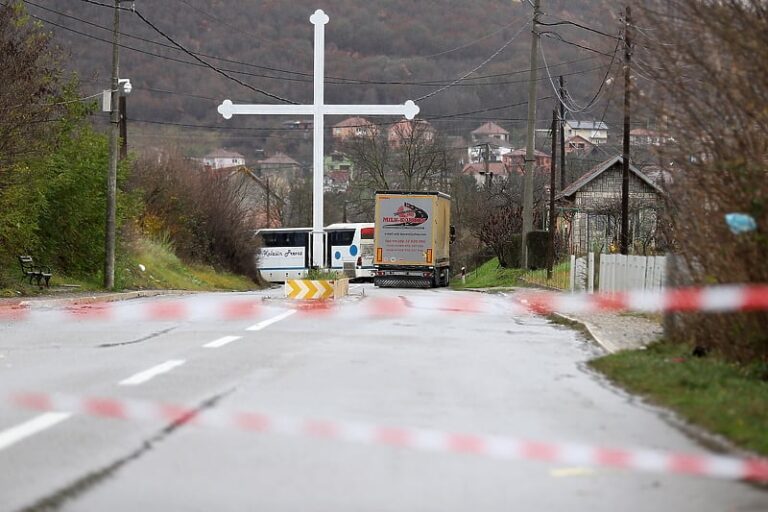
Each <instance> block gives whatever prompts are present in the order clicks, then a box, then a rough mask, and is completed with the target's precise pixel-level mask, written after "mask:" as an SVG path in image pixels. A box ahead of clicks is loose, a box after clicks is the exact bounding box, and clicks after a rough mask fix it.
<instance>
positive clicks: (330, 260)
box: [325, 222, 374, 279]
mask: <svg viewBox="0 0 768 512" xmlns="http://www.w3.org/2000/svg"><path fill="white" fill-rule="evenodd" d="M325 260H326V262H327V264H328V268H329V269H330V270H338V271H341V272H343V273H344V275H345V276H347V277H350V278H352V279H373V274H374V268H373V222H357V223H343V224H331V225H330V226H327V227H326V228H325Z"/></svg>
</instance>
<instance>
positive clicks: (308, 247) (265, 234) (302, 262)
mask: <svg viewBox="0 0 768 512" xmlns="http://www.w3.org/2000/svg"><path fill="white" fill-rule="evenodd" d="M256 235H257V236H258V237H259V239H260V247H261V248H260V249H259V254H258V259H257V264H258V268H259V272H260V273H261V277H262V278H263V279H264V280H265V281H269V282H272V283H280V282H283V281H285V280H286V279H303V278H305V277H307V272H308V271H309V269H310V268H311V266H312V228H277V229H260V230H259V231H257V232H256Z"/></svg>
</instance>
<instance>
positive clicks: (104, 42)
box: [25, 0, 620, 158]
mask: <svg viewBox="0 0 768 512" xmlns="http://www.w3.org/2000/svg"><path fill="white" fill-rule="evenodd" d="M25 4H26V6H27V9H28V11H29V12H30V14H31V15H33V16H34V17H36V19H38V20H40V21H41V23H42V24H43V26H44V28H45V29H46V30H50V31H52V32H53V35H54V41H55V42H56V43H58V44H59V45H61V46H62V48H63V49H64V50H65V51H66V52H68V53H69V59H68V62H67V63H66V65H67V66H68V67H69V68H70V69H71V70H72V71H76V72H77V73H78V75H79V77H80V79H81V83H82V94H83V96H88V95H91V94H96V93H98V92H99V91H100V90H102V89H103V88H106V87H107V86H108V84H109V76H110V69H111V67H110V66H111V56H112V54H111V37H112V34H111V29H112V23H113V10H112V9H111V8H109V5H110V4H112V2H111V0H110V1H107V0H105V1H103V2H96V1H90V0H30V1H26V2H25ZM99 4H102V5H99ZM122 5H123V7H125V8H126V9H128V8H129V7H130V6H131V5H134V6H135V8H136V10H137V11H139V13H140V14H141V15H142V16H143V17H144V18H145V19H146V20H147V21H148V22H149V23H151V24H152V25H154V26H155V27H156V29H157V30H155V29H154V28H152V27H151V26H150V25H149V24H148V23H147V22H145V21H144V20H142V19H141V17H140V16H138V15H137V14H136V13H133V12H131V11H130V10H125V11H123V12H122V13H121V14H122V16H121V44H122V48H121V56H120V75H121V77H126V78H130V79H131V82H132V83H133V85H134V90H133V92H132V93H131V96H130V98H129V102H128V103H129V106H128V117H129V119H130V120H131V127H130V134H129V138H130V143H131V146H132V147H133V148H134V149H135V148H141V147H142V146H146V145H160V144H165V145H178V146H180V147H181V148H183V149H184V150H185V151H186V152H191V153H198V154H199V153H201V152H205V151H208V150H209V149H211V148H213V147H216V146H225V147H230V148H234V149H238V150H239V151H241V152H242V153H243V154H245V155H246V158H252V157H253V155H254V154H255V153H254V151H255V149H256V148H266V149H268V150H269V149H273V150H274V149H280V148H284V147H285V145H286V144H290V142H289V141H290V139H291V137H293V138H296V135H295V134H285V133H280V132H279V131H268V130H264V128H269V127H277V126H279V125H280V123H281V122H282V121H284V120H285V119H283V118H277V119H275V118H272V119H269V118H259V119H254V118H248V119H243V118H240V119H233V120H230V121H224V120H223V119H221V117H220V116H218V114H217V113H216V106H217V104H218V103H220V102H221V100H222V99H224V98H231V99H233V100H235V101H247V102H258V103H273V102H275V101H276V100H274V99H272V98H270V97H268V96H266V95H264V94H261V93H259V92H256V91H255V90H253V89H250V88H248V87H245V86H243V85H241V84H238V83H236V81H234V80H231V79H228V78H226V77H224V76H222V75H221V74H219V73H217V72H216V71H214V70H212V69H210V68H208V67H206V65H205V64H203V63H201V62H199V61H197V60H196V59H195V58H194V57H193V56H190V55H189V54H187V53H185V52H184V51H182V50H180V49H178V48H176V47H174V43H173V42H172V41H171V39H172V40H173V41H175V42H177V43H179V44H180V45H181V46H183V47H184V48H186V49H188V50H190V51H191V52H193V53H195V54H196V55H197V56H198V57H199V58H200V59H202V60H204V61H205V62H207V63H209V64H210V65H211V66H214V67H216V68H218V69H220V70H222V71H224V72H225V73H227V74H228V75H230V76H232V77H235V78H236V79H237V80H239V81H242V82H244V83H246V84H248V85H250V86H252V87H253V88H254V89H260V90H263V91H267V92H269V93H271V94H273V95H275V96H278V97H281V98H285V99H289V100H292V101H296V102H302V103H304V102H311V100H312V76H311V74H312V62H313V60H312V25H311V24H310V23H309V20H308V18H309V15H310V14H311V13H312V12H313V11H314V10H315V9H316V8H322V9H324V10H325V11H326V13H328V14H329V16H330V18H331V20H330V23H329V24H328V25H327V26H326V78H327V81H326V83H327V86H326V93H325V95H326V101H327V102H328V103H338V102H344V103H401V102H403V101H404V100H406V99H409V98H410V99H417V98H419V97H422V96H424V95H426V94H428V93H430V92H432V91H434V90H436V89H439V88H441V87H443V86H445V85H447V84H449V83H451V82H452V81H454V80H455V79H456V78H458V77H461V76H463V75H465V74H466V73H467V72H468V71H470V70H473V69H475V68H476V67H478V66H480V65H481V64H483V63H484V62H485V61H486V60H487V59H489V57H491V56H492V55H494V54H495V53H496V52H497V51H498V50H499V49H500V48H502V47H503V46H505V45H507V46H505V47H504V49H503V51H501V52H500V53H498V55H496V56H495V57H494V58H492V59H490V60H489V61H488V62H487V63H486V64H484V65H482V66H480V67H479V68H478V69H477V71H476V72H475V73H473V74H471V75H469V76H468V77H467V79H466V80H463V81H461V82H459V83H457V84H455V85H453V86H451V87H449V88H447V89H446V90H444V91H442V92H440V93H438V94H435V95H434V96H431V97H429V98H427V99H424V100H422V101H420V102H419V103H420V106H421V107H422V112H421V115H422V116H423V117H425V118H427V119H429V120H430V121H432V122H433V124H434V125H435V126H436V128H437V129H438V130H440V131H441V132H443V133H445V134H447V135H466V134H467V133H468V132H469V131H470V130H472V129H473V128H475V127H477V126H479V124H480V123H481V122H482V121H484V120H488V119H494V120H497V122H499V123H500V124H501V125H502V126H504V127H506V128H507V129H509V130H510V131H512V133H513V137H515V136H516V134H518V135H517V140H519V141H522V127H523V126H524V118H525V112H526V105H525V102H526V99H527V91H526V85H527V79H528V73H527V70H528V68H529V59H530V50H529V48H530V24H526V23H528V22H529V21H530V18H531V13H532V9H531V7H530V5H529V4H528V2H525V1H523V2H515V1H510V0H477V1H472V2H467V1H459V0H440V1H437V0H432V1H418V2H414V1H408V0H373V1H366V2H360V1H353V0H321V1H318V0H314V1H312V2H310V1H307V0H292V1H290V2H289V1H285V0H279V1H261V2H243V1H241V0H153V1H152V2H146V1H141V0H138V1H136V2H123V3H122ZM542 8H543V11H544V16H543V17H542V20H543V21H544V22H547V23H557V22H559V21H561V20H563V19H567V20H582V21H585V20H586V21H585V22H588V23H589V25H590V26H591V27H594V28H597V29H599V30H602V31H605V32H606V33H609V34H614V33H617V32H618V29H619V19H618V16H619V13H618V10H619V8H620V6H617V5H615V4H614V3H613V2H608V1H603V0H578V1H573V0H571V1H567V0H545V1H544V2H542ZM544 28H545V29H547V31H550V32H553V33H555V32H556V34H557V35H555V34H551V35H550V36H545V37H544V38H542V46H543V51H544V54H545V56H546V60H547V64H548V65H549V67H550V68H551V72H552V74H553V75H559V74H564V75H566V80H567V84H568V87H569V91H570V93H571V95H572V96H573V97H574V98H576V99H577V100H585V101H586V100H588V99H589V98H590V97H591V96H592V95H593V94H594V92H595V90H597V87H598V85H599V83H600V82H601V81H602V80H603V79H604V78H605V76H606V70H607V66H608V65H609V64H610V63H611V58H610V55H611V54H613V51H614V49H615V47H616V41H615V40H613V39H611V38H609V37H604V36H601V35H598V34H595V33H593V32H589V31H584V30H580V29H579V28H577V27H574V26H568V25H557V26H550V27H544ZM161 32H162V34H161ZM163 34H165V36H168V37H165V36H164V35H163ZM584 47H586V48H588V49H584ZM597 52H601V53H597ZM604 54H607V55H604ZM539 63H540V66H541V58H540V59H539ZM613 70H614V71H613V72H614V73H615V72H616V71H617V70H618V66H617V62H614V67H613ZM538 86H539V97H540V98H549V97H551V96H552V89H551V86H550V84H549V78H548V76H547V73H546V72H545V70H544V69H541V70H540V71H539V81H538ZM609 92H611V93H613V91H609ZM616 97H617V98H618V93H616ZM551 101H553V100H551V99H543V100H542V103H541V104H542V107H543V108H541V109H540V115H539V118H540V119H541V123H542V125H544V123H545V121H544V120H545V119H548V116H549V113H548V112H549V105H550V102H551ZM613 103H614V105H613V106H614V107H615V106H616V104H617V103H618V102H617V101H615V100H614V102H613ZM603 106H604V105H603V103H601V104H600V105H599V108H598V107H596V109H595V111H594V112H591V113H586V114H585V115H587V116H592V117H595V118H601V117H603V116H606V117H605V118H606V120H607V121H608V122H609V123H611V122H612V121H615V120H616V119H617V115H618V110H616V113H614V108H613V107H611V108H610V109H608V111H607V112H605V111H604V108H603ZM498 107H502V108H498ZM489 109H492V110H489ZM477 111H483V112H477ZM102 117H103V118H104V120H106V115H104V116H102ZM337 121H338V120H334V119H329V121H328V124H332V123H334V122H337ZM190 125H194V126H190ZM201 126H202V127H203V128H201ZM291 145H292V146H294V149H295V144H291ZM301 145H302V146H303V147H302V148H300V149H301V151H300V152H302V153H304V152H305V151H306V149H307V147H306V146H307V144H301Z"/></svg>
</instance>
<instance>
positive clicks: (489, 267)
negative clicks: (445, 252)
mask: <svg viewBox="0 0 768 512" xmlns="http://www.w3.org/2000/svg"><path fill="white" fill-rule="evenodd" d="M522 274H523V270H522V269H519V268H502V267H500V266H499V259H498V258H493V259H492V260H489V261H486V262H485V263H483V264H482V265H480V266H479V267H477V268H476V269H475V270H472V271H470V272H467V279H466V283H465V284H462V282H461V276H456V277H454V278H453V279H452V280H451V288H453V289H455V290H462V289H465V288H495V287H501V286H517V285H519V282H518V280H519V278H520V276H521V275H522Z"/></svg>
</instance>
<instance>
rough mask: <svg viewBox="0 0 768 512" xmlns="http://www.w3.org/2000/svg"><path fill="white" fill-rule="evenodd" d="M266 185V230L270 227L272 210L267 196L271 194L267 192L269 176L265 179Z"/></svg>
mask: <svg viewBox="0 0 768 512" xmlns="http://www.w3.org/2000/svg"><path fill="white" fill-rule="evenodd" d="M266 183H267V229H269V228H271V227H272V219H271V218H270V216H271V215H272V211H271V210H272V209H271V208H270V205H269V200H270V197H269V195H270V194H271V192H270V190H269V175H267V177H266Z"/></svg>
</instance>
